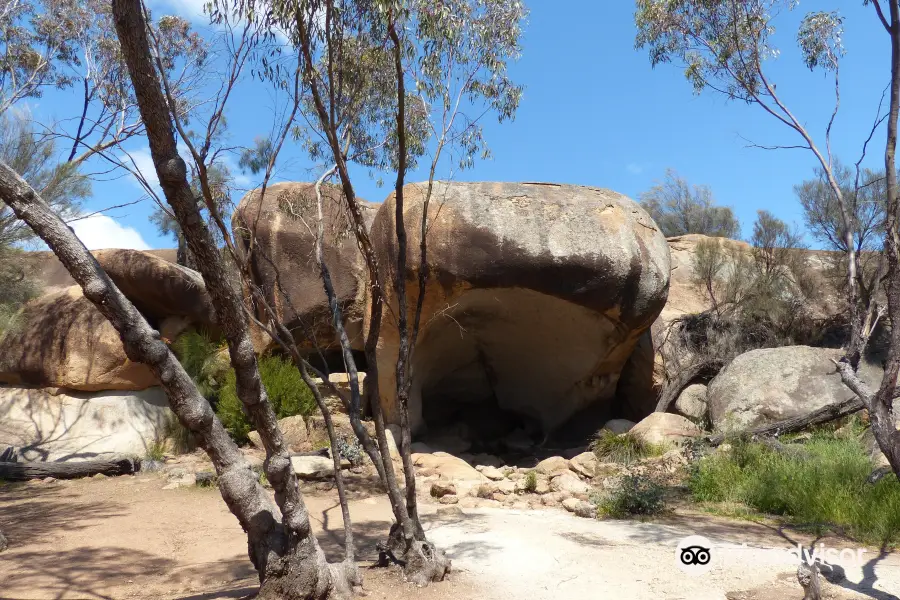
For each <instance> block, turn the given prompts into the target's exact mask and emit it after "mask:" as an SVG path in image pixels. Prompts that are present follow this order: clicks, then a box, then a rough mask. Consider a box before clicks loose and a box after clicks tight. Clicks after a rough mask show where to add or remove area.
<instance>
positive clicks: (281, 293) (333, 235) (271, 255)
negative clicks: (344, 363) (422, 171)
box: [232, 182, 374, 349]
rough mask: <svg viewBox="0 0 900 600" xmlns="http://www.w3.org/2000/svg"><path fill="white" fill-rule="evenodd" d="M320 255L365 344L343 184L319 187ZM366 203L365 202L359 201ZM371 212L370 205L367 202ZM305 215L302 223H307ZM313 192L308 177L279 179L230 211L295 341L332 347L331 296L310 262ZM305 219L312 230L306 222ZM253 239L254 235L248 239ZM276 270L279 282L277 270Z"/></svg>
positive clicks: (359, 274)
mask: <svg viewBox="0 0 900 600" xmlns="http://www.w3.org/2000/svg"><path fill="white" fill-rule="evenodd" d="M322 195H323V201H324V207H323V213H324V225H325V232H326V234H325V262H326V264H328V267H329V269H330V270H331V278H332V281H333V283H334V287H335V291H336V293H337V296H338V300H339V301H340V303H341V306H342V308H343V310H344V319H345V322H346V325H347V330H348V331H347V332H348V334H349V335H350V339H351V342H352V343H353V344H354V346H355V347H356V348H358V349H362V344H363V339H362V313H363V311H364V309H365V300H364V298H363V295H364V292H365V284H364V282H365V274H364V273H365V271H364V268H363V264H362V258H361V255H360V253H359V250H358V248H357V245H356V241H355V239H354V237H353V235H352V234H351V235H347V231H348V225H349V220H348V219H349V215H348V214H347V212H346V208H345V206H344V205H345V202H344V200H343V196H342V194H341V192H340V189H339V188H338V187H337V186H333V185H324V186H322ZM362 204H363V206H364V207H368V204H367V203H366V202H362ZM365 210H366V214H367V218H368V219H371V216H373V215H374V209H370V208H366V209H365ZM304 221H306V224H304ZM315 222H316V196H315V186H314V184H312V183H290V182H288V183H278V184H275V185H271V186H269V187H268V188H267V189H266V192H265V196H264V197H262V195H261V193H260V191H259V190H255V191H253V192H250V193H249V194H247V195H246V196H244V197H243V198H242V199H241V201H240V203H239V204H238V206H237V208H236V209H235V211H234V216H233V217H232V227H233V228H234V231H235V232H236V234H237V235H236V237H237V238H238V244H239V246H240V249H241V251H242V252H244V253H245V255H248V256H249V259H250V264H251V269H252V274H253V277H254V283H255V284H256V285H258V286H260V287H261V288H262V290H263V292H264V293H265V294H266V296H267V298H268V300H269V303H270V304H271V305H272V306H273V307H274V308H275V311H276V312H277V314H278V316H279V318H281V319H282V320H283V321H284V322H285V324H286V325H287V326H288V327H289V328H290V329H292V330H295V329H296V330H297V334H296V336H295V339H296V341H297V343H298V345H301V346H302V347H305V348H307V349H311V348H312V347H313V342H312V340H315V342H316V343H318V345H319V346H320V347H322V348H334V347H336V344H337V340H336V338H335V334H334V329H333V327H332V326H331V317H330V313H329V311H328V302H327V299H326V297H325V292H324V290H323V288H322V280H321V278H320V276H319V268H318V266H317V265H316V261H315V254H314V250H315V235H314V232H315V225H314V224H315ZM307 224H308V225H309V226H310V227H312V229H310V228H308V227H307ZM251 240H254V241H253V243H251ZM277 273H280V274H281V277H280V286H281V289H280V290H279V288H278V285H279V282H277V281H276V274H277Z"/></svg>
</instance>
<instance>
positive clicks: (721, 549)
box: [428, 509, 900, 600]
mask: <svg viewBox="0 0 900 600" xmlns="http://www.w3.org/2000/svg"><path fill="white" fill-rule="evenodd" d="M428 535H429V537H430V538H431V539H432V540H433V541H434V542H435V543H436V544H438V545H440V546H442V547H444V548H445V549H447V550H448V552H449V553H450V555H451V557H452V558H453V561H454V566H455V567H456V568H458V569H460V570H464V571H465V572H466V573H467V574H469V575H471V576H472V577H473V579H474V580H476V581H485V582H493V584H492V585H491V586H490V587H489V588H488V592H487V594H486V595H485V600H506V599H514V598H515V599H520V598H529V599H533V600H544V599H548V600H549V599H557V598H569V599H573V600H582V599H583V600H588V599H596V598H610V599H612V598H629V599H631V600H644V599H646V600H658V599H660V598H666V599H680V598H683V599H685V600H688V599H690V600H724V599H725V598H726V597H729V596H727V594H729V593H730V592H736V591H744V590H753V589H755V588H763V589H767V590H768V593H766V595H765V596H764V597H765V598H767V599H768V600H775V599H777V598H781V597H784V598H800V597H802V595H803V594H802V592H801V593H798V592H799V590H800V587H799V586H798V585H797V583H796V579H795V573H796V567H795V566H793V567H792V566H790V565H788V564H785V562H784V560H783V550H784V549H787V548H790V547H791V546H792V544H791V542H790V541H788V540H787V539H785V538H783V537H781V535H779V534H778V533H777V532H775V531H773V530H771V529H769V528H766V527H764V526H760V525H755V524H752V523H743V522H729V521H725V520H719V519H712V518H709V517H699V518H696V519H687V518H679V519H670V520H667V522H665V523H649V522H648V523H640V522H631V521H628V522H623V521H595V520H590V519H578V518H574V517H572V516H570V515H568V514H565V513H562V512H559V511H512V510H504V509H470V510H467V511H466V515H465V517H464V518H460V519H453V520H449V519H448V520H439V521H435V520H432V521H431V526H430V528H429V531H428ZM688 535H703V536H704V537H707V538H708V539H709V540H710V541H712V542H713V544H714V548H715V549H716V550H717V551H718V552H717V554H716V555H715V560H716V563H717V566H716V567H715V568H714V569H713V570H712V571H711V572H709V573H707V574H705V575H701V576H691V575H687V574H685V573H684V572H682V571H681V570H680V569H679V568H677V566H676V563H675V548H676V546H677V545H678V542H679V541H680V540H681V539H682V538H684V537H687V536H688ZM808 541H809V540H804V543H808ZM824 542H825V543H826V547H836V548H843V547H845V546H846V544H847V542H844V541H838V540H825V541H824ZM743 544H746V546H743ZM772 548H781V549H782V551H781V552H779V551H773V550H772ZM875 555H876V553H875V552H874V551H869V554H868V556H869V557H870V558H874V559H875V560H873V561H870V562H868V563H866V564H865V569H861V568H857V569H847V571H846V575H847V581H846V582H845V583H844V584H843V585H842V586H841V588H842V589H840V590H838V592H839V595H840V597H846V598H856V597H860V598H882V599H896V596H894V595H892V593H890V592H893V593H900V555H897V554H890V555H888V556H885V557H882V558H880V559H879V558H877V557H876V556H875ZM864 556H865V555H864ZM779 589H781V591H779ZM853 590H860V591H862V592H863V593H862V594H861V595H858V594H855V593H853Z"/></svg>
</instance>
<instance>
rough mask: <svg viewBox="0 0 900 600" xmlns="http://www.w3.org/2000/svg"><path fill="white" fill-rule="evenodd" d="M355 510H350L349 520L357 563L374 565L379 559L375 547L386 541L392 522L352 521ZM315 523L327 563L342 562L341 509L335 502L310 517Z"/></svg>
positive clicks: (342, 526)
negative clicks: (371, 562) (351, 525)
mask: <svg viewBox="0 0 900 600" xmlns="http://www.w3.org/2000/svg"><path fill="white" fill-rule="evenodd" d="M353 513H354V510H353V508H351V510H350V519H351V523H352V524H353V547H354V548H355V550H356V560H357V561H374V560H376V559H377V558H378V551H377V550H376V549H375V544H377V543H378V542H383V541H385V540H386V539H387V536H388V532H389V531H390V529H391V523H392V521H390V520H387V519H384V520H374V521H368V520H367V521H365V522H361V521H354V520H353V517H354V515H353ZM310 519H311V520H312V521H313V523H314V528H315V530H316V538H317V539H318V540H319V545H320V546H321V547H322V550H323V551H324V552H325V556H326V557H327V558H328V560H329V562H338V561H341V560H343V558H344V524H343V523H344V522H343V519H342V517H341V506H340V504H338V503H337V502H335V503H334V504H333V505H331V506H329V507H328V508H326V509H324V510H322V511H319V512H316V513H311V514H310Z"/></svg>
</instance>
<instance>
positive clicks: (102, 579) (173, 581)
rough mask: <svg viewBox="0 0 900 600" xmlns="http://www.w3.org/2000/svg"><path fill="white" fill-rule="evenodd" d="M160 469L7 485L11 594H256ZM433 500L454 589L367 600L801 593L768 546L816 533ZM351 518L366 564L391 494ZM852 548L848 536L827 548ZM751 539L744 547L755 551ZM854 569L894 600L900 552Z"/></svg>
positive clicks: (207, 499)
mask: <svg viewBox="0 0 900 600" xmlns="http://www.w3.org/2000/svg"><path fill="white" fill-rule="evenodd" d="M165 484H166V480H165V479H163V478H162V477H160V476H158V475H153V474H147V475H139V476H136V477H119V478H114V479H103V480H82V481H72V482H56V483H52V484H28V485H24V484H16V485H13V484H4V485H2V486H0V529H2V530H3V531H4V532H5V533H6V535H7V537H8V538H9V541H10V548H9V550H7V551H6V552H3V553H2V554H0V598H12V599H16V600H19V599H22V600H24V599H49V598H53V599H60V600H62V599H70V598H90V599H108V598H116V599H117V598H161V599H162V598H183V599H189V600H212V599H216V598H245V597H250V596H252V594H253V593H254V590H255V589H256V583H257V582H256V579H255V574H254V572H253V569H252V567H251V565H250V562H249V560H248V559H247V556H246V541H245V538H244V535H243V532H242V531H241V529H240V527H239V526H238V524H237V521H236V520H235V519H234V517H233V516H232V515H231V514H230V513H229V512H228V510H227V509H226V507H225V505H224V503H223V502H222V500H221V497H220V496H219V494H218V491H217V490H216V489H200V488H195V487H191V488H180V489H174V490H163V489H162V487H163V485H165ZM306 498H307V504H308V506H309V509H310V514H311V515H312V517H313V524H314V528H315V530H316V533H317V535H318V537H319V540H320V542H321V544H322V546H323V548H324V549H325V551H326V552H327V553H328V554H330V556H331V558H332V559H339V558H340V552H341V533H340V532H341V526H342V523H341V517H340V510H339V508H338V507H337V503H336V500H335V498H334V497H333V493H330V492H319V493H307V495H306ZM436 508H437V507H435V506H431V505H425V506H423V514H424V517H423V518H424V520H425V522H426V527H427V529H428V530H429V536H430V537H431V539H433V541H435V542H436V543H437V544H439V545H440V546H442V547H443V548H445V549H446V550H447V552H448V554H449V555H450V556H451V558H452V559H453V564H454V571H453V573H452V574H451V577H450V578H449V580H448V581H446V582H444V583H441V584H437V585H433V586H430V587H429V588H427V589H424V590H418V589H415V588H412V587H411V586H409V585H407V584H405V583H402V582H401V581H400V580H399V578H398V576H397V574H396V573H395V572H385V571H383V570H376V569H373V570H368V569H367V570H366V571H365V577H366V590H367V591H368V597H369V598H376V599H381V598H384V599H387V598H393V599H398V600H412V599H422V600H443V599H448V600H449V599H451V598H452V599H454V600H476V599H477V600H506V599H515V600H521V599H522V598H528V599H529V600H531V599H535V600H542V599H551V598H553V599H558V598H568V599H572V600H582V599H583V600H588V599H591V600H595V599H598V598H600V599H604V598H609V599H619V598H628V599H634V600H642V599H647V600H650V599H653V600H659V599H660V598H666V599H668V598H685V599H687V598H690V599H692V600H697V599H700V600H703V599H707V598H708V599H713V598H715V599H726V598H727V599H729V600H781V599H788V598H792V599H793V598H798V599H799V598H800V597H802V594H801V593H798V592H799V589H800V588H799V586H798V585H797V584H796V580H795V579H794V575H793V569H792V568H791V567H789V566H786V565H784V564H779V563H778V560H776V558H777V557H778V556H780V555H778V554H777V553H773V551H771V550H768V549H767V548H771V547H780V548H785V547H789V546H791V545H792V544H794V543H796V541H802V542H803V543H808V542H809V541H810V540H809V539H808V538H797V537H796V536H794V535H793V534H791V533H789V532H785V531H780V530H778V529H777V528H770V527H766V526H763V525H756V524H751V523H745V522H731V521H726V520H721V519H714V518H711V517H708V516H705V515H690V514H688V515H676V516H674V517H672V518H668V519H665V520H663V521H656V522H652V523H639V522H631V521H627V522H623V521H594V520H586V519H579V518H577V517H574V516H571V515H569V514H567V513H565V512H564V511H562V510H557V509H554V510H535V511H514V510H506V509H489V508H484V509H465V511H464V513H465V514H464V515H462V516H458V515H457V516H453V515H450V516H447V515H437V514H435V511H436ZM351 511H352V514H353V517H354V522H355V527H354V529H355V531H356V532H357V534H356V540H357V543H358V547H359V558H360V559H361V560H363V561H371V560H372V559H374V545H375V542H376V541H377V540H379V539H380V538H381V537H382V536H383V535H384V534H385V532H386V531H387V529H388V524H389V516H390V511H389V508H388V506H387V503H386V502H385V501H384V500H383V499H382V498H381V497H365V494H364V493H357V494H356V496H355V499H354V501H353V503H352V507H351ZM690 534H699V535H704V536H706V537H708V538H710V539H711V540H712V541H713V542H714V543H715V546H716V548H717V549H718V550H719V552H718V554H717V563H716V567H715V568H714V569H713V571H712V572H710V573H708V574H706V575H703V576H700V577H692V576H689V575H686V574H684V573H682V572H681V571H680V570H679V569H678V568H676V564H675V555H674V549H675V546H676V544H677V543H678V540H680V539H681V538H682V537H684V536H686V535H690ZM824 542H825V543H826V545H828V546H829V547H837V548H843V547H848V546H849V545H851V544H850V543H848V542H846V541H840V540H824ZM741 544H747V546H746V547H744V546H742V545H741ZM866 558H867V559H868V560H867V561H866V563H865V564H864V565H863V567H862V568H859V569H848V571H847V579H846V581H845V582H844V583H843V584H842V585H841V586H840V587H839V588H836V589H835V590H834V592H833V594H832V597H834V598H841V599H844V598H878V599H894V600H897V598H898V596H896V595H894V594H900V556H898V555H897V554H879V553H878V552H877V551H876V550H875V549H869V553H868V554H867V555H866Z"/></svg>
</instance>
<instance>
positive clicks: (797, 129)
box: [635, 0, 900, 473]
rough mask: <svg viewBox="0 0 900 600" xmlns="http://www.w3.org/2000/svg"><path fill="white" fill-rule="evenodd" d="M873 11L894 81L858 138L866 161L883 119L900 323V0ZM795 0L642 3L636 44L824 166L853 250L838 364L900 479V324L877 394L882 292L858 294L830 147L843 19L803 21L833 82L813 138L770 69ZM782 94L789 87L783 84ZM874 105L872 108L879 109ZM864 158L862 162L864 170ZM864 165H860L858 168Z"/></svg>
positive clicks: (884, 271) (888, 277)
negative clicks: (872, 346)
mask: <svg viewBox="0 0 900 600" xmlns="http://www.w3.org/2000/svg"><path fill="white" fill-rule="evenodd" d="M863 4H864V5H867V6H871V8H872V13H871V18H872V27H873V30H878V31H884V33H885V35H886V36H887V38H888V40H889V41H890V49H891V50H890V60H889V61H887V60H886V61H885V64H884V71H885V77H886V78H888V77H889V85H888V90H889V102H888V109H887V112H886V114H885V115H884V116H882V115H881V113H880V110H881V102H879V104H878V107H879V112H878V114H877V116H876V118H875V121H874V124H873V126H872V128H871V130H867V131H865V132H861V134H862V135H861V137H862V138H863V139H864V140H865V142H864V144H863V156H865V152H866V149H867V148H868V145H869V142H870V141H871V139H872V138H873V132H874V130H875V129H876V128H877V127H878V126H879V125H880V124H881V123H882V122H884V121H886V123H887V136H886V143H885V149H884V173H885V182H884V186H885V196H886V203H887V204H886V210H885V217H884V223H883V231H884V244H883V252H882V254H881V256H882V260H881V264H880V265H879V268H878V273H879V275H878V279H879V280H880V281H882V282H884V283H885V287H886V292H887V293H886V296H887V308H888V314H889V316H890V319H891V321H892V322H895V323H896V322H898V320H900V237H898V232H897V222H898V218H900V200H898V194H897V166H896V146H897V120H898V113H900V0H864V1H863ZM796 5H797V2H796V1H794V0H713V1H711V2H710V1H707V0H637V7H636V12H635V23H636V25H637V29H638V34H637V39H636V45H637V46H638V48H647V49H648V50H649V53H650V61H651V64H653V65H654V66H656V65H659V64H663V63H669V62H674V61H678V62H680V63H681V64H682V65H683V66H684V69H685V75H686V77H687V79H688V80H689V81H690V82H691V83H692V84H693V87H694V90H695V92H696V93H701V92H706V91H710V92H713V93H718V94H721V95H723V96H725V97H726V98H727V99H729V100H738V101H741V102H745V103H748V104H750V105H752V106H756V107H758V108H759V109H761V110H763V111H764V112H765V113H767V114H768V115H770V116H771V117H772V118H773V119H775V120H776V121H777V122H780V123H781V124H782V125H784V126H785V127H786V128H787V129H788V130H791V131H792V132H794V134H796V136H797V139H798V143H797V144H793V145H790V146H761V147H766V148H800V149H805V150H807V151H809V152H811V153H812V155H813V156H814V157H815V159H816V161H817V162H818V164H819V166H820V167H821V171H822V174H823V177H824V179H825V181H827V184H828V187H829V188H830V191H831V193H832V194H833V198H834V202H835V204H836V208H837V210H836V212H837V213H838V214H839V215H840V234H841V236H842V239H843V241H842V246H843V249H845V251H846V254H847V273H846V280H847V291H848V296H849V312H850V323H851V339H850V342H849V344H848V347H847V348H846V351H845V356H844V358H843V359H842V361H840V362H839V363H838V365H837V367H838V370H839V371H840V373H841V377H842V379H843V381H844V382H845V383H846V384H847V385H848V386H849V387H850V388H851V389H852V390H853V391H854V392H856V394H857V395H858V396H859V398H860V402H859V407H860V408H861V407H863V406H865V408H867V409H868V411H869V414H870V416H871V419H872V429H873V432H874V433H875V438H876V439H877V441H878V444H879V446H880V448H881V450H882V451H883V452H884V454H885V455H886V456H887V458H888V460H889V462H890V464H891V466H892V467H893V469H894V472H895V473H900V431H898V430H897V429H896V427H895V415H894V411H893V399H894V396H895V395H896V385H897V377H898V374H900V327H893V328H892V329H891V342H890V347H889V352H888V358H887V361H886V363H885V365H886V368H885V372H884V377H883V379H882V381H881V385H880V387H879V389H878V390H877V392H876V391H873V390H871V389H869V388H868V387H867V386H866V385H865V384H863V383H862V382H861V381H860V380H859V379H858V377H857V376H856V368H857V366H858V364H859V360H860V357H861V355H862V351H863V349H864V348H865V346H866V343H867V341H868V338H869V336H870V335H871V332H872V329H873V326H874V324H875V322H876V320H877V316H878V315H879V314H880V307H879V301H878V299H877V296H876V295H875V294H871V295H868V297H866V295H864V294H862V293H861V285H860V278H861V277H862V276H863V275H862V269H861V268H860V259H859V255H860V253H859V252H858V245H857V242H856V240H855V235H856V231H857V227H856V223H854V220H853V214H852V211H851V209H852V207H851V204H850V202H848V200H847V198H846V197H845V193H844V189H842V187H841V185H840V182H839V177H838V174H837V173H836V162H835V159H834V157H833V155H832V150H831V131H832V126H833V125H834V122H835V120H836V118H837V115H838V113H839V109H840V90H841V88H840V64H841V63H840V59H841V58H842V57H843V55H844V46H843V22H844V18H843V17H842V16H841V15H840V14H839V13H838V12H837V11H816V12H811V13H809V14H807V15H806V16H805V18H804V19H803V21H802V23H801V25H800V28H799V30H798V32H797V42H798V45H799V48H800V51H801V55H802V57H803V62H804V64H805V66H806V67H807V68H809V69H812V70H815V69H819V70H822V71H824V72H825V73H826V74H827V75H828V76H829V77H830V80H831V82H832V83H833V85H834V103H833V105H832V108H831V116H830V118H829V120H828V123H827V125H826V127H825V130H824V133H823V134H822V135H821V136H819V137H818V138H817V137H816V136H814V135H813V134H812V133H811V132H810V131H809V130H808V129H807V127H806V126H805V125H804V124H803V121H802V120H801V119H800V118H799V117H798V116H797V115H796V114H795V113H794V112H793V111H792V110H791V109H790V108H789V107H788V105H787V103H786V102H785V101H784V99H783V97H782V96H781V95H780V93H779V92H778V91H777V89H778V88H777V86H776V83H775V81H774V80H773V79H772V78H771V77H770V74H769V72H768V70H767V67H768V65H769V64H770V61H771V60H772V59H774V58H776V57H777V56H778V49H777V48H776V47H775V44H774V41H773V35H774V33H775V23H776V21H777V17H778V15H779V13H781V12H782V11H785V10H792V9H794V8H795V7H796ZM782 89H784V88H782ZM873 104H874V103H873ZM861 162H862V159H861V160H860V162H859V163H857V165H859V164H861ZM857 168H858V167H857Z"/></svg>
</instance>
